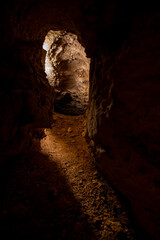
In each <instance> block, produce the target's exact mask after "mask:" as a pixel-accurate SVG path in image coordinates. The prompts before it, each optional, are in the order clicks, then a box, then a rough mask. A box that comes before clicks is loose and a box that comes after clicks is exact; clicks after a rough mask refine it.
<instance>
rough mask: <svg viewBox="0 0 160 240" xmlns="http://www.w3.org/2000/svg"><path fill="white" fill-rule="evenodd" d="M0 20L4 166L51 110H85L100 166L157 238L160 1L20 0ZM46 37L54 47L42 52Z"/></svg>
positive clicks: (38, 132) (37, 134)
mask: <svg viewBox="0 0 160 240" xmlns="http://www.w3.org/2000/svg"><path fill="white" fill-rule="evenodd" d="M0 20H1V29H2V34H1V40H0V41H1V44H0V48H1V65H0V69H1V88H0V126H1V127H0V158H1V159H0V163H1V167H2V166H3V164H4V165H6V164H8V165H10V164H11V163H10V161H7V159H12V160H13V162H14V159H16V157H17V156H18V155H19V154H23V152H27V151H29V150H28V149H30V148H31V146H32V142H33V141H35V139H36V141H38V139H41V138H42V137H43V136H44V132H43V129H45V128H50V127H51V125H52V123H53V109H55V110H56V111H57V112H60V113H61V112H63V113H65V114H71V115H81V114H84V113H85V114H86V115H87V130H86V131H87V136H86V137H87V139H88V143H89V145H90V148H92V151H93V153H94V156H95V159H96V164H97V166H98V167H99V169H100V170H101V171H102V172H103V174H104V175H105V176H106V178H107V179H108V180H109V181H110V182H111V184H112V185H113V186H114V187H115V188H116V189H117V190H118V191H119V192H121V193H122V194H123V195H124V196H125V197H126V198H127V199H128V201H129V202H130V204H131V211H132V213H133V215H134V218H135V220H136V221H137V224H138V225H139V226H140V227H141V229H143V231H144V232H146V234H147V236H148V239H149V240H151V239H153V240H159V239H160V228H159V226H160V206H159V202H160V184H159V183H160V168H159V167H160V160H159V156H160V145H159V143H160V124H159V122H160V94H159V92H160V82H159V78H160V59H159V56H160V28H159V26H160V10H159V8H158V6H157V5H156V4H155V3H154V2H152V3H151V2H150V3H149V4H148V3H145V5H144V4H141V3H139V2H138V1H137V0H136V1H130V2H129V3H128V4H127V3H126V4H125V3H120V2H119V1H118V0H113V1H112V0H110V1H107V2H103V3H100V2H98V1H89V0H87V1H85V2H84V1H83V0H80V1H72V0H69V1H67V2H66V1H63V0H59V1H57V0H56V1H54V2H52V1H49V0H46V1H43V0H40V1H37V0H35V1H30V0H27V1H26V0H23V1H20V0H18V1H11V2H7V3H5V2H3V3H2V6H1V10H0ZM50 31H52V33H54V34H53V35H54V37H53V35H52V34H51V32H50ZM49 33H50V36H49V35H47V34H49ZM51 35H52V36H51ZM55 35H56V36H55ZM46 36H48V39H49V38H51V45H50V47H49V49H47V50H42V46H43V44H44V41H45V38H46ZM53 38H54V41H53ZM75 44H76V45H77V47H76V48H75ZM73 50H74V51H73ZM46 56H47V57H48V59H50V61H51V64H52V67H53V66H54V67H53V69H52V70H53V71H52V74H53V75H54V77H53V76H52V77H51V78H50V77H49V76H48V75H47V74H46V73H45V72H44V70H45V71H46V68H45V69H44V65H45V63H46V62H45V61H47V60H45V59H46ZM71 56H72V57H71ZM86 56H87V58H86ZM90 59H91V64H90ZM77 67H78V68H77ZM73 72H74V74H73ZM88 80H89V81H88ZM83 81H84V82H85V84H86V85H81V82H83ZM84 86H85V87H84ZM77 91H79V93H80V94H79V93H77ZM88 92H89V93H88ZM53 100H54V101H53ZM69 109H70V110H69ZM86 109H87V111H86ZM12 164H13V163H12ZM55 168H56V166H55ZM4 171H5V168H4ZM2 172H3V171H2ZM9 177H10V176H9V175H7V173H6V178H9ZM6 180H7V179H6ZM1 184H2V185H3V183H1ZM2 187H3V186H2ZM143 231H142V237H143ZM145 236H146V235H145ZM141 239H142V238H141ZM145 239H146V238H145Z"/></svg>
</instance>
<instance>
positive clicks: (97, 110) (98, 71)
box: [88, 13, 160, 239]
mask: <svg viewBox="0 0 160 240" xmlns="http://www.w3.org/2000/svg"><path fill="white" fill-rule="evenodd" d="M159 24H160V16H159V14H157V13H154V14H149V15H144V16H143V18H137V20H136V21H135V22H134V24H133V25H132V30H131V32H130V34H129V38H128V39H127V41H125V42H124V43H123V44H122V47H121V48H120V50H119V51H117V54H115V56H114V57H113V59H114V60H112V56H111V55H110V58H109V56H108V59H107V58H106V55H105V51H104V52H103V53H102V54H101V55H97V56H96V57H95V58H94V59H92V65H91V68H92V71H93V72H92V76H91V92H90V98H91V100H90V106H89V113H88V135H89V138H90V139H91V142H90V145H91V147H92V148H93V151H94V155H95V158H96V160H97V165H98V166H99V167H100V169H101V170H102V171H103V172H104V173H105V174H106V175H107V177H108V179H109V180H110V182H111V183H112V184H113V185H114V186H116V187H117V189H119V190H120V191H121V192H122V193H123V194H124V195H125V196H127V198H128V199H129V200H130V203H131V206H132V209H133V212H134V215H135V216H136V219H137V220H138V221H139V222H140V223H141V225H142V226H143V227H144V228H145V229H147V231H148V233H149V234H151V235H153V236H154V237H155V239H159V238H160V235H159V234H160V232H159V230H160V229H159V216H160V209H159V202H160V169H159V167H160V159H159V156H160V145H159V143H160V124H159V120H160V118H159V117H160V96H159V91H160V82H159V79H160V59H159V56H160V31H159V30H160V29H159V27H158V26H159ZM106 66H108V67H106ZM148 239H151V236H150V237H149V236H148Z"/></svg>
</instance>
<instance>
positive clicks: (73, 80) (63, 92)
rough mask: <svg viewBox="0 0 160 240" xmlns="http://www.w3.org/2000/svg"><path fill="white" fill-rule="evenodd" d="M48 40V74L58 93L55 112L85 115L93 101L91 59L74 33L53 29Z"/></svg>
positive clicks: (45, 44)
mask: <svg viewBox="0 0 160 240" xmlns="http://www.w3.org/2000/svg"><path fill="white" fill-rule="evenodd" d="M45 39H46V40H45V42H44V44H43V48H44V49H45V50H47V53H46V58H45V72H46V74H47V79H48V81H49V84H50V85H51V86H53V87H54V89H55V92H56V95H55V97H54V99H55V110H56V111H59V112H62V113H67V114H71V115H78V114H83V113H84V112H85V110H86V109H87V105H88V98H89V64H90V59H88V58H87V57H86V53H85V49H84V48H83V47H82V46H81V44H80V43H79V42H78V40H77V36H76V35H75V34H72V33H67V32H64V31H52V30H51V31H49V33H48V34H47V36H46V38H45Z"/></svg>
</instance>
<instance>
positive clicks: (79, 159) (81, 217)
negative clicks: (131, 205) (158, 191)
mask: <svg viewBox="0 0 160 240" xmlns="http://www.w3.org/2000/svg"><path fill="white" fill-rule="evenodd" d="M54 119H55V123H54V124H53V128H52V129H47V130H45V131H46V137H45V138H44V139H42V141H41V153H40V152H38V151H37V152H34V153H27V154H25V155H21V156H19V157H18V158H16V159H14V164H11V167H10V169H8V172H7V173H6V172H4V173H3V186H2V187H1V189H0V190H1V194H2V196H3V197H2V198H1V202H0V206H1V209H0V210H1V213H2V214H1V222H2V224H1V228H2V230H1V233H3V236H5V237H3V238H2V239H4V240H5V239H9V237H10V236H12V237H15V238H16V239H21V240H22V239H23V240H24V239H26V240H28V239H30V240H31V239H33V240H45V239H52V240H61V239H64V240H72V239H75V240H116V239H119V240H126V239H128V240H135V237H134V230H133V228H132V226H131V224H130V220H129V218H128V216H127V211H126V209H125V207H124V206H123V205H122V203H121V202H120V200H119V198H118V196H117V194H116V193H115V191H114V190H113V188H112V187H111V186H110V185H109V184H108V183H107V181H106V180H105V179H104V177H103V175H102V174H101V173H100V172H99V170H98V169H97V168H96V166H95V164H94V159H93V157H92V156H91V154H90V151H89V149H88V145H87V143H86V141H85V139H84V117H83V116H78V117H77V116H74V117H73V116H64V115H61V114H54ZM15 160H16V164H15ZM10 162H13V159H10Z"/></svg>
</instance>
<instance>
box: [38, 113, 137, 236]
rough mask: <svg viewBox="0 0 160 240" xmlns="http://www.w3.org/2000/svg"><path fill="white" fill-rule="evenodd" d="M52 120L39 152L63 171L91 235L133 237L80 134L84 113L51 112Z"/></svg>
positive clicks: (80, 229) (78, 222) (79, 221)
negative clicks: (85, 217)
mask: <svg viewBox="0 0 160 240" xmlns="http://www.w3.org/2000/svg"><path fill="white" fill-rule="evenodd" d="M54 120H55V123H54V124H53V128H52V129H46V132H45V133H46V137H45V138H44V139H43V140H42V141H41V148H42V152H43V153H44V154H48V156H49V159H50V161H53V162H56V165H57V166H58V169H59V171H60V172H61V174H62V175H65V177H66V179H67V182H68V185H69V187H70V189H71V191H72V193H73V195H74V198H75V199H76V200H77V201H78V202H79V203H80V206H81V210H82V212H83V214H84V215H85V216H87V218H88V222H89V224H90V226H91V228H92V230H93V233H94V238H93V239H97V240H100V239H102V240H105V239H108V240H111V239H114V240H116V239H123V240H125V239H130V240H131V239H135V238H134V230H133V228H132V227H131V223H130V220H129V217H128V214H127V210H126V209H125V207H124V205H123V206H122V203H121V202H120V200H119V198H118V196H117V194H116V192H115V191H114V190H113V188H112V187H111V186H110V184H109V183H108V182H107V181H106V180H105V179H104V176H103V175H102V173H101V172H100V171H99V169H98V168H97V167H96V165H95V160H94V158H93V156H92V154H91V151H90V149H89V146H88V144H87V142H86V140H85V138H84V136H85V132H84V131H85V124H86V122H85V117H84V116H67V115H63V114H58V113H54ZM54 187H55V189H54V190H53V192H54V193H53V194H55V195H57V197H58V194H59V193H58V192H59V189H58V188H57V186H56V185H55V186H54ZM66 221H67V216H66ZM75 225H76V226H77V231H78V232H79V233H80V232H83V227H84V225H83V220H82V219H81V218H80V219H76V222H75ZM90 237H91V236H90ZM67 239H68V238H67ZM69 239H72V238H69ZM80 239H82V240H83V238H81V237H80ZM84 239H92V238H89V236H86V238H84Z"/></svg>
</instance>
